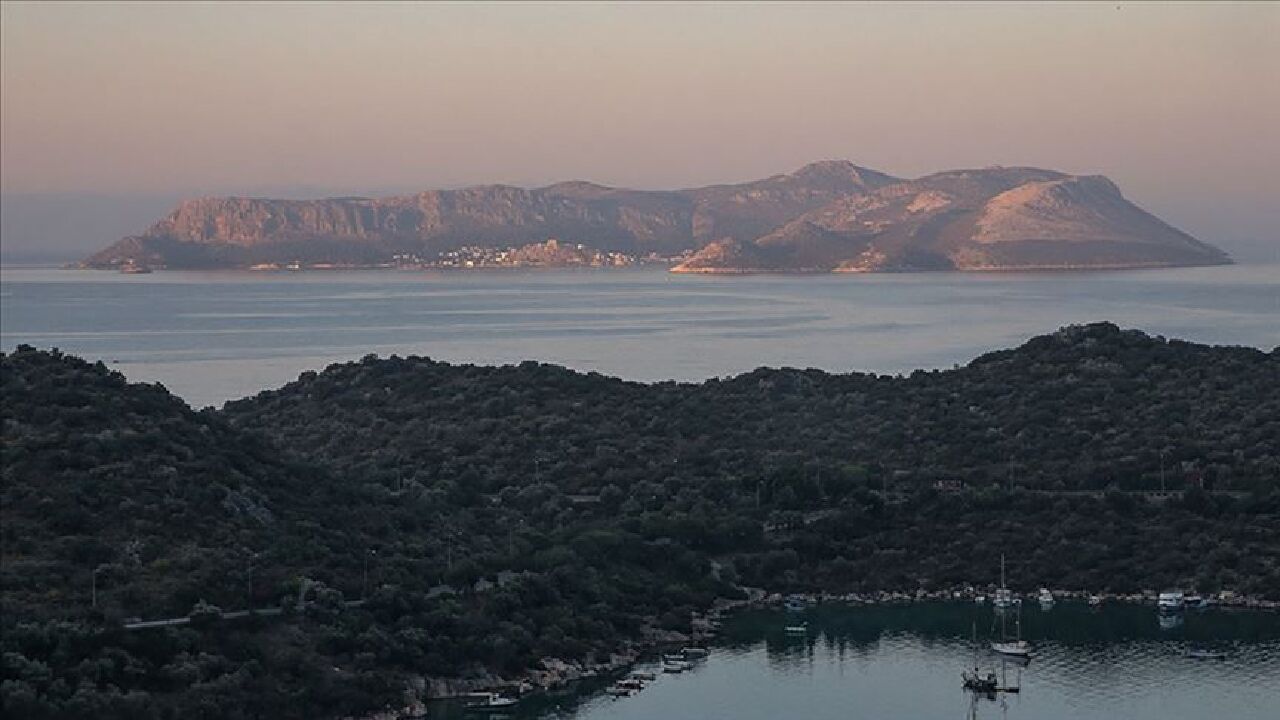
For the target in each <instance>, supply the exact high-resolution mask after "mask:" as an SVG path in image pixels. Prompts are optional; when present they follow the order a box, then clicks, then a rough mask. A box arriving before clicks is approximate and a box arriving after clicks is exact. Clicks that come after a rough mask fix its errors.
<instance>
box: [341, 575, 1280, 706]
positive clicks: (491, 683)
mask: <svg viewBox="0 0 1280 720" xmlns="http://www.w3.org/2000/svg"><path fill="white" fill-rule="evenodd" d="M741 589H742V590H743V592H744V593H745V594H746V595H747V597H746V598H744V599H739V600H730V599H725V598H720V599H717V600H716V601H715V603H713V604H712V606H711V607H710V608H708V609H706V610H705V611H704V612H703V613H701V614H699V615H696V616H695V617H694V618H693V619H692V621H691V626H692V627H691V631H690V632H688V633H684V632H679V631H662V630H658V629H656V628H655V627H653V626H652V625H650V626H647V627H646V628H645V632H644V634H643V635H642V637H641V638H639V639H634V640H630V641H626V642H624V643H623V644H622V645H621V646H619V647H617V648H615V649H614V650H613V651H611V652H610V654H609V659H608V661H607V662H601V663H585V662H580V661H566V660H562V659H560V658H543V659H542V660H541V661H540V662H539V665H540V666H541V667H540V668H538V669H530V670H526V671H525V672H524V673H521V674H520V675H517V676H514V677H500V676H496V675H480V676H476V677H470V678H462V677H459V678H445V677H426V676H417V677H412V678H410V680H409V684H408V687H407V688H406V691H407V693H408V694H409V695H411V696H412V698H411V699H410V701H409V702H408V703H407V704H406V705H405V706H404V707H402V708H399V709H383V710H380V711H377V712H374V713H370V714H365V715H358V716H348V717H346V718H343V720H407V719H408V718H415V717H420V716H421V715H422V714H423V713H425V712H426V707H427V705H428V704H430V703H436V702H445V701H456V700H462V699H466V698H468V697H471V696H474V695H476V694H478V693H484V692H507V693H514V694H515V695H517V696H518V697H520V698H524V697H527V696H530V695H536V694H541V693H554V692H561V691H564V690H566V689H569V688H571V687H573V686H575V685H577V684H579V683H582V682H585V681H591V680H601V679H608V678H612V677H616V676H618V675H621V674H623V673H625V672H627V671H629V670H631V669H632V668H633V667H634V666H635V665H636V664H637V663H640V662H642V661H644V660H646V659H649V658H652V657H653V656H654V655H655V654H657V653H660V652H662V651H664V650H670V649H679V648H681V647H686V646H689V645H691V644H692V645H695V646H702V645H704V644H705V643H708V642H710V641H711V640H712V639H713V638H715V637H716V636H717V635H718V631H719V628H720V625H721V623H722V621H724V620H725V619H728V618H729V617H730V616H732V615H734V614H736V613H741V612H746V611H750V610H762V609H779V608H782V607H784V606H785V605H786V604H787V603H788V601H790V602H800V603H802V604H803V605H805V606H807V607H815V606H824V605H825V606H830V605H836V606H843V607H850V608H856V607H871V606H881V605H910V604H916V603H951V604H957V605H964V604H979V605H981V604H984V603H980V602H975V601H977V599H978V598H983V599H984V600H985V599H987V598H990V597H991V595H992V592H993V590H994V588H976V587H973V586H964V587H955V588H948V589H944V590H932V591H926V590H923V589H917V590H915V591H905V590H880V591H874V592H849V593H834V592H812V593H782V592H776V591H768V590H765V589H763V588H741ZM1158 596H1159V592H1158V591H1155V590H1144V591H1142V592H1139V593H1128V594H1125V593H1105V592H1098V593H1094V592H1089V591H1087V590H1059V591H1054V597H1055V599H1056V600H1057V601H1066V602H1076V603H1081V602H1087V601H1089V599H1090V598H1097V599H1100V600H1101V603H1102V604H1104V605H1105V604H1125V605H1142V606H1150V607H1151V608H1152V610H1155V609H1156V607H1157V599H1158ZM1013 597H1014V598H1015V599H1016V600H1017V601H1018V602H1021V603H1023V604H1027V605H1032V604H1034V603H1035V593H1032V592H1027V593H1014V594H1013ZM1205 597H1206V598H1213V601H1212V603H1211V604H1210V605H1208V608H1209V609H1227V610H1243V611H1255V612H1280V600H1267V599H1264V598H1260V597H1253V596H1247V595H1238V594H1236V593H1234V592H1231V591H1223V592H1220V593H1216V594H1211V595H1206V596H1205ZM1188 610H1190V608H1188ZM650 620H651V621H654V622H656V620H657V618H651V619H650Z"/></svg>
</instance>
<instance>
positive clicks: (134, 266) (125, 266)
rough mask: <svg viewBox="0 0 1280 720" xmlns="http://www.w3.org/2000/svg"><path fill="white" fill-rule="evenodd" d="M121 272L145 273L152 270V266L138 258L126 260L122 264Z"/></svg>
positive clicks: (129, 273) (127, 273)
mask: <svg viewBox="0 0 1280 720" xmlns="http://www.w3.org/2000/svg"><path fill="white" fill-rule="evenodd" d="M120 272H122V273H124V274H125V275H145V274H147V273H149V272H151V268H150V267H149V266H147V265H145V264H143V263H140V262H138V261H137V260H126V261H124V262H123V263H121V264H120Z"/></svg>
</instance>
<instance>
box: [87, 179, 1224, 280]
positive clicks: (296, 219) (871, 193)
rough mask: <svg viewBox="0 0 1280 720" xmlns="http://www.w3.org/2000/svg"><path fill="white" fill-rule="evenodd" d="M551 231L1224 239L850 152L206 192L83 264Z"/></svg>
mask: <svg viewBox="0 0 1280 720" xmlns="http://www.w3.org/2000/svg"><path fill="white" fill-rule="evenodd" d="M549 239H556V240H558V241H560V242H563V243H569V244H581V245H583V246H584V247H586V248H589V249H591V250H593V251H600V252H605V253H609V252H617V253H628V254H633V255H637V256H658V257H668V258H675V257H679V256H682V255H684V256H688V255H692V257H688V258H686V259H685V261H684V262H681V263H680V264H679V265H677V266H676V267H675V268H674V270H675V271H676V272H698V273H721V272H757V271H763V272H797V271H821V272H830V271H838V272H868V271H893V270H944V269H958V270H987V269H1050V268H1053V269H1059V268H1062V269H1065V268H1102V267H1150V266H1174V265H1206V264H1219V263H1224V262H1229V260H1228V259H1227V257H1226V255H1225V254H1224V253H1222V252H1221V251H1219V250H1217V249H1216V248H1213V247H1211V246H1209V245H1206V244H1204V243H1202V242H1200V241H1198V240H1196V239H1195V238H1192V237H1191V236H1189V235H1187V234H1185V233H1182V232H1181V231H1178V230H1176V229H1174V228H1172V227H1170V226H1169V225H1167V224H1165V223H1163V222H1161V221H1160V220H1159V219H1157V218H1155V217H1153V216H1151V215H1149V214H1147V213H1146V212H1144V211H1142V210H1141V209H1140V208H1138V207H1137V206H1135V205H1133V204H1132V203H1130V202H1129V201H1127V200H1125V199H1124V197H1123V196H1122V195H1121V194H1120V192H1119V189H1118V188H1116V187H1115V185H1114V184H1112V183H1111V182H1110V181H1109V180H1107V179H1106V178H1102V177H1100V176H1071V175H1066V174H1063V173H1059V172H1055V171H1050V170H1040V169H1036V168H1001V167H996V168H986V169H981V170H959V171H950V172H943V173H937V174H934V175H929V176H926V177H923V178H919V179H916V180H903V179H900V178H895V177H893V176H890V175H887V174H885V173H881V172H877V171H874V170H869V169H867V168H863V167H859V166H857V165H855V164H853V163H851V162H848V161H840V160H831V161H823V162H817V163H812V164H810V165H806V166H804V167H803V168H800V169H799V170H797V171H795V172H792V173H787V174H781V175H775V176H772V177H769V178H765V179H763V180H757V181H753V182H747V183H740V184H729V185H712V186H706V187H699V188H686V189H681V190H670V191H659V190H632V189H627V188H615V187H608V186H604V185H599V184H596V183H590V182H585V181H569V182H562V183H557V184H554V185H549V186H546V187H541V188H520V187H513V186H509V185H482V186H475V187H469V188H464V189H460V190H435V191H428V192H423V193H418V194H416V195H403V196H396V197H387V198H362V197H347V198H330V199H324V200H274V199H264V198H240V197H226V198H201V199H196V200H188V201H185V202H183V203H181V204H180V205H179V206H178V207H177V208H176V209H175V210H174V211H173V212H172V213H170V214H169V215H168V216H166V217H165V218H163V219H161V220H160V221H158V222H156V223H155V224H154V225H152V226H151V227H150V228H149V229H147V230H146V231H145V232H143V233H142V234H140V235H135V236H130V237H126V238H124V239H122V240H120V241H118V242H116V243H115V244H113V245H111V246H110V247H108V248H106V249H105V250H103V251H101V252H99V253H96V254H94V255H93V256H91V257H89V258H87V259H86V260H85V261H84V262H83V263H82V265H83V266H85V267H94V268H113V267H122V266H137V265H143V266H148V267H165V268H174V269H180V268H210V267H233V268H234V267H250V266H253V265H258V264H284V263H290V262H295V261H301V262H302V263H305V264H331V265H378V264H386V263H388V262H389V261H390V259H391V258H393V257H396V256H402V255H411V256H413V257H418V258H426V259H429V258H432V257H436V256H438V255H439V254H441V253H444V252H448V251H452V250H456V249H458V248H461V247H494V248H501V247H518V246H523V245H530V244H535V243H542V242H545V241H546V240H549Z"/></svg>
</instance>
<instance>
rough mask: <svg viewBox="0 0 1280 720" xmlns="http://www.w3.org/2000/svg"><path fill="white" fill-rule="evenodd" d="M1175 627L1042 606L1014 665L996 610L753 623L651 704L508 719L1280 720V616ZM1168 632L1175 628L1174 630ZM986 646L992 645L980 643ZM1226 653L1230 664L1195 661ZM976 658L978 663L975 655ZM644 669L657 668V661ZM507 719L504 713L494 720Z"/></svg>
mask: <svg viewBox="0 0 1280 720" xmlns="http://www.w3.org/2000/svg"><path fill="white" fill-rule="evenodd" d="M1179 617H1180V620H1181V622H1180V624H1178V625H1177V626H1176V627H1173V628H1167V627H1166V628H1162V626H1161V623H1160V621H1159V618H1158V615H1157V612H1156V610H1155V609H1154V608H1153V607H1151V606H1140V605H1123V604H1115V605H1110V606H1107V607H1104V608H1103V609H1101V610H1093V609H1090V608H1088V607H1087V606H1085V605H1084V604H1082V603H1070V602H1067V603H1058V604H1057V605H1055V606H1053V608H1052V609H1051V610H1048V611H1044V610H1041V609H1040V608H1039V606H1038V605H1032V606H1029V607H1028V608H1027V609H1025V610H1024V611H1023V613H1022V618H1023V636H1024V637H1025V638H1027V639H1028V640H1030V641H1031V643H1032V644H1033V648H1034V650H1033V657H1032V659H1031V660H1030V662H1029V663H1026V664H1025V666H1024V665H1023V664H1019V663H1014V662H1012V661H1007V662H1003V663H1002V662H1001V661H1000V660H999V659H997V658H996V657H994V656H993V655H992V654H991V653H989V652H988V651H987V650H986V649H985V648H986V647H987V642H988V640H989V639H990V637H991V636H992V635H993V633H994V629H993V627H992V626H993V620H994V612H993V610H991V609H990V607H989V606H988V607H976V606H974V605H971V604H967V603H923V604H911V605H892V606H871V607H843V606H819V607H817V608H815V609H812V610H810V611H807V612H806V613H804V615H803V621H804V622H806V623H807V625H808V631H807V633H806V634H805V635H803V636H796V635H789V634H788V633H786V631H785V630H784V628H785V627H786V626H787V625H788V624H794V623H795V622H797V621H798V618H797V617H796V616H795V615H790V614H787V613H783V612H775V611H753V612H749V613H745V614H743V615H740V616H737V617H734V618H732V619H730V620H729V621H727V622H726V623H725V627H724V631H723V633H722V635H721V637H720V638H719V640H718V641H717V642H716V643H715V644H714V645H713V647H712V648H711V654H710V656H709V657H708V658H707V659H706V660H703V661H699V662H698V663H697V664H696V665H695V667H694V669H693V670H691V671H687V672H685V673H681V674H678V675H665V674H661V671H660V670H658V671H657V672H658V677H657V680H656V681H654V682H653V683H651V684H650V685H649V686H648V687H646V688H645V689H644V690H642V691H640V692H639V693H637V694H635V695H633V696H631V697H626V698H618V699H614V698H611V697H609V696H607V695H604V694H603V693H602V692H601V690H602V687H603V681H601V682H596V683H595V684H588V685H585V686H582V687H579V688H578V689H577V690H576V691H574V692H571V693H568V694H565V695H562V696H560V697H553V698H545V697H543V698H539V697H534V698H530V699H529V700H527V701H525V702H524V703H522V704H521V706H520V707H519V709H518V710H517V711H515V712H513V713H510V714H509V715H507V717H515V718H520V719H521V720H526V719H527V720H545V719H550V718H556V719H562V720H570V719H572V720H657V719H659V718H661V719H663V720H685V719H688V720H774V719H779V718H807V719H810V720H858V719H866V720H872V719H881V718H884V719H890V718H949V717H950V718H971V717H972V718H1016V719H1019V720H1022V719H1026V720H1115V719H1120V718H1124V719H1126V720H1201V719H1202V718H1207V717H1221V718H1231V719H1232V720H1271V719H1273V718H1275V717H1276V709H1277V708H1280V617H1277V616H1276V615H1275V614H1274V613H1263V612H1253V611H1233V610H1222V609H1211V610H1207V611H1188V612H1186V613H1185V614H1184V615H1182V616H1179ZM1167 625H1168V623H1166V626H1167ZM975 636H976V637H977V642H976V643H975V642H973V640H972V639H971V638H973V637H975ZM1204 644H1212V646H1213V647H1215V648H1222V649H1224V650H1225V651H1226V652H1227V656H1226V658H1225V659H1222V660H1195V659H1192V658H1189V657H1187V656H1186V651H1187V649H1188V648H1190V647H1193V646H1200V645H1204ZM975 647H976V648H977V652H975ZM975 663H976V664H978V666H979V667H980V668H981V669H982V670H983V671H984V672H986V671H987V670H988V669H991V670H994V671H995V672H996V673H997V675H998V676H999V677H1000V678H1001V684H1002V685H1004V686H1017V687H1019V688H1020V692H1018V693H1016V694H1004V693H1002V694H1000V695H999V696H998V697H996V698H995V699H988V698H986V697H978V698H975V697H974V696H972V695H971V694H969V693H968V692H966V691H965V690H964V689H963V688H962V687H961V678H960V673H961V672H962V671H964V670H967V669H969V668H972V667H973V666H974V665H975ZM640 667H642V668H645V669H649V670H655V669H656V668H657V667H658V666H657V665H655V664H653V663H648V664H644V663H642V664H641V666H640ZM485 715H487V716H490V717H492V716H494V715H495V713H486V714H485ZM427 717H428V718H430V719H431V720H446V719H448V720H453V719H455V718H474V717H478V715H477V714H475V713H474V712H470V711H467V710H466V709H465V708H464V706H463V705H462V704H461V703H456V702H455V703H440V704H436V705H433V706H431V707H430V710H429V713H428V716H427Z"/></svg>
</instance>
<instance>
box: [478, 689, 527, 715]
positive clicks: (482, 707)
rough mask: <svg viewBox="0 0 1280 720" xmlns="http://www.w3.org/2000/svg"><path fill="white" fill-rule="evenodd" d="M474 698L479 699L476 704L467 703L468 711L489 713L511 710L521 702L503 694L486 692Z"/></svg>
mask: <svg viewBox="0 0 1280 720" xmlns="http://www.w3.org/2000/svg"><path fill="white" fill-rule="evenodd" d="M472 697H475V698H478V699H477V700H476V701H475V702H470V703H467V709H468V710H477V711H488V710H510V709H511V708H513V707H515V706H516V704H517V703H519V702H520V701H519V700H518V699H516V698H513V697H507V696H506V695H503V694H502V693H496V692H484V693H476V694H475V695H473V696H472Z"/></svg>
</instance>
